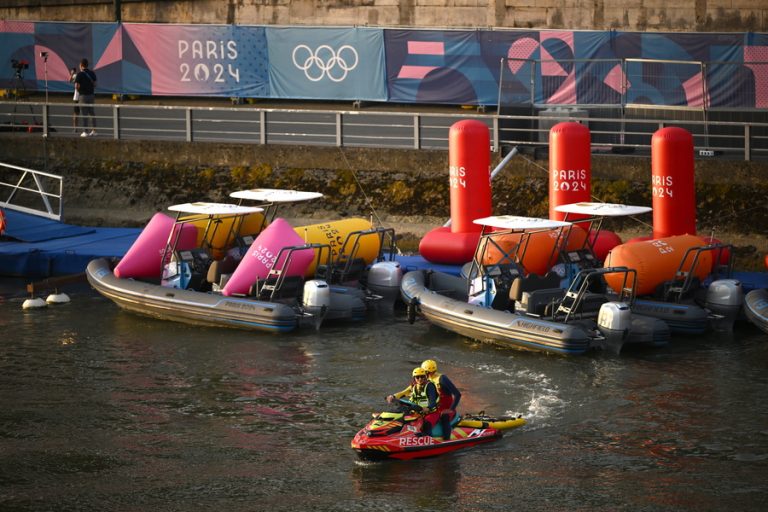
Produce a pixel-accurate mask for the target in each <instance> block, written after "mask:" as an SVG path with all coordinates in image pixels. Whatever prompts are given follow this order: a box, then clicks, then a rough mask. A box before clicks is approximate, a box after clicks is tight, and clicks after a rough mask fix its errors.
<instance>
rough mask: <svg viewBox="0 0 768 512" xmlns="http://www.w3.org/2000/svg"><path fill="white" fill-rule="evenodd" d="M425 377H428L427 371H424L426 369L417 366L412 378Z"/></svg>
mask: <svg viewBox="0 0 768 512" xmlns="http://www.w3.org/2000/svg"><path fill="white" fill-rule="evenodd" d="M423 375H424V376H425V375H427V372H426V371H424V368H422V367H421V366H417V367H416V368H414V369H413V371H412V372H411V376H413V377H421V376H423Z"/></svg>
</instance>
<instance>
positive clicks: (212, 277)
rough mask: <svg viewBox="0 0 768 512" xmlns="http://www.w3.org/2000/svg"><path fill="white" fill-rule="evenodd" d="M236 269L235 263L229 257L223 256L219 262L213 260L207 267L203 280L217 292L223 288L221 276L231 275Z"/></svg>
mask: <svg viewBox="0 0 768 512" xmlns="http://www.w3.org/2000/svg"><path fill="white" fill-rule="evenodd" d="M236 268H237V261H236V260H235V259H234V258H232V257H231V256H229V255H227V256H224V258H223V259H221V260H213V261H212V262H211V265H210V266H209V267H208V273H207V274H206V277H205V280H206V281H208V282H209V283H210V284H211V287H212V288H213V290H214V291H219V290H221V288H223V287H224V283H223V282H222V279H221V278H222V276H227V275H231V274H232V272H234V271H235V269H236Z"/></svg>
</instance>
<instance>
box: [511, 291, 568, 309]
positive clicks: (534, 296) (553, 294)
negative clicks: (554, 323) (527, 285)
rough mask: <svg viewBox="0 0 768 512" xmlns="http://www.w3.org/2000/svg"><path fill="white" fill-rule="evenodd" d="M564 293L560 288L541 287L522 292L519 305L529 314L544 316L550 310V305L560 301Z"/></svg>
mask: <svg viewBox="0 0 768 512" xmlns="http://www.w3.org/2000/svg"><path fill="white" fill-rule="evenodd" d="M564 295H565V290H563V289H562V288H541V289H539V290H533V291H530V292H523V296H522V298H521V301H520V306H521V309H522V310H523V311H525V312H526V313H528V314H529V315H535V316H545V315H547V314H548V313H550V312H551V310H552V305H553V304H556V303H558V302H560V301H561V300H562V299H563V296H564Z"/></svg>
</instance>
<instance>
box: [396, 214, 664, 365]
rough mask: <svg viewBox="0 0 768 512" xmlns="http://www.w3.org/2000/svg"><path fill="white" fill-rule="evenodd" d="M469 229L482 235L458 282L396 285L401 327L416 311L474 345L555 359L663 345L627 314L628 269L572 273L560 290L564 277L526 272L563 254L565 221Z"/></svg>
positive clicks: (413, 275)
mask: <svg viewBox="0 0 768 512" xmlns="http://www.w3.org/2000/svg"><path fill="white" fill-rule="evenodd" d="M474 222H475V223H476V224H479V225H481V226H482V232H481V235H480V239H479V242H478V245H477V249H476V251H475V255H474V257H473V259H472V261H471V262H470V263H469V264H468V265H467V266H466V267H467V268H466V270H463V272H462V273H463V276H464V277H455V276H450V275H448V274H443V273H440V272H425V271H415V272H409V273H408V274H406V275H405V277H404V278H403V281H402V285H401V288H400V290H401V293H402V298H403V300H404V302H405V303H406V305H407V306H408V313H409V320H413V319H414V318H415V314H416V312H417V311H419V312H421V314H422V315H423V316H424V317H425V318H426V319H427V320H428V321H430V322H432V323H434V324H436V325H439V326H441V327H443V328H445V329H448V330H450V331H453V332H456V333H459V334H462V335H465V336H468V337H470V338H473V339H476V340H478V341H483V342H487V343H493V344H497V345H501V346H505V347H510V348H519V349H525V350H535V351H545V352H552V353H557V354H563V355H575V354H583V353H585V352H587V351H589V350H591V349H594V348H603V349H609V350H610V351H613V352H619V351H621V348H622V347H623V346H624V345H625V344H626V343H631V344H650V345H654V346H660V345H664V344H666V343H667V342H668V341H669V337H670V333H669V328H668V327H667V326H666V324H664V322H662V321H660V320H657V319H653V318H650V317H646V316H643V315H639V314H635V313H632V312H631V310H630V308H631V306H632V305H633V303H634V294H633V290H632V287H631V286H628V285H627V284H626V283H628V282H629V280H630V279H634V276H635V273H634V271H633V270H631V269H627V268H626V267H609V268H594V267H593V266H588V267H586V268H583V269H580V270H579V271H578V272H577V273H575V275H574V277H573V279H571V281H570V283H569V285H568V288H567V289H565V288H563V282H564V280H565V273H562V274H558V273H557V272H554V271H548V272H546V273H545V274H544V275H543V276H542V275H539V274H538V273H534V272H532V269H533V266H534V265H540V264H541V262H542V260H543V261H544V262H545V263H546V262H549V263H548V264H547V268H549V267H550V265H551V264H552V263H554V262H556V261H557V258H558V257H559V255H560V254H562V253H563V252H564V251H565V250H566V249H567V247H568V240H567V233H569V232H570V230H571V229H572V228H573V227H574V226H572V224H571V223H570V222H566V221H558V220H550V219H540V218H532V217H519V216H512V215H505V216H492V217H485V218H482V219H476V220H475V221H474ZM533 255H535V257H532V256H533ZM537 268H538V267H537ZM607 276H615V277H617V278H618V279H619V280H620V281H622V282H623V283H624V285H623V286H622V287H621V288H620V293H619V294H616V295H615V296H613V297H610V298H609V297H608V296H607V295H606V294H605V293H604V292H603V291H602V290H604V280H605V278H606V277H607Z"/></svg>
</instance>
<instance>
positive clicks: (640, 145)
mask: <svg viewBox="0 0 768 512" xmlns="http://www.w3.org/2000/svg"><path fill="white" fill-rule="evenodd" d="M72 108H73V105H72V104H71V103H41V102H5V103H0V130H6V131H8V130H12V131H27V132H31V133H32V134H34V133H40V134H42V135H43V136H44V137H50V138H53V137H76V136H79V134H80V130H76V129H74V128H73V125H72ZM445 110H446V112H415V111H412V112H408V111H395V110H384V109H381V110H373V109H370V110H368V109H359V110H355V109H351V110H321V109H288V108H259V107H254V106H250V105H242V106H233V107H210V106H157V105H130V104H96V105H95V112H96V123H97V132H98V136H99V137H102V138H103V137H109V138H113V139H116V140H158V141H186V142H196V141H200V142H220V143H240V144H300V145H317V146H348V147H377V148H396V149H435V150H447V149H448V133H449V130H450V127H451V125H453V124H454V123H455V122H457V121H460V120H462V119H478V120H480V121H482V122H484V123H486V124H487V125H488V128H489V130H490V132H491V149H492V150H493V151H495V152H497V151H501V150H502V148H503V147H504V146H510V147H511V146H518V147H522V148H524V147H526V146H529V147H533V148H542V147H546V146H547V145H548V134H549V129H550V128H551V127H552V126H553V125H554V124H556V123H558V122H561V121H577V122H581V123H585V124H587V125H588V127H589V128H590V132H591V137H592V147H593V151H598V152H609V153H620V154H627V153H630V154H631V153H635V154H638V155H647V154H649V152H650V147H651V139H652V137H653V134H654V133H655V132H656V131H657V130H658V129H660V128H663V127H665V126H672V125H674V126H680V127H682V128H685V129H687V130H689V131H690V132H691V133H692V135H693V138H694V146H695V150H696V154H697V155H699V156H701V157H713V156H717V157H723V158H731V159H743V160H753V159H766V158H768V122H764V121H768V112H763V111H757V112H752V113H744V112H736V113H733V112H710V113H709V115H708V116H701V115H700V112H690V111H688V112H680V111H674V110H660V109H650V108H628V107H622V108H613V107H605V106H603V107H583V106H577V107H569V108H545V109H537V108H535V107H533V106H531V107H526V108H525V109H524V110H523V111H522V112H517V111H515V110H514V109H509V110H510V111H509V112H507V113H503V114H499V113H493V112H491V113H485V112H479V111H478V112H466V111H464V112H460V113H457V112H450V111H448V110H449V108H446V109H445ZM750 114H754V115H750ZM734 119H737V120H734ZM755 119H757V121H756V120H755Z"/></svg>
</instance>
